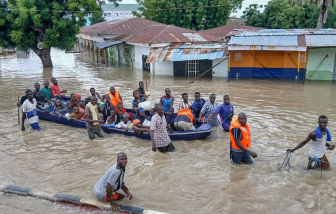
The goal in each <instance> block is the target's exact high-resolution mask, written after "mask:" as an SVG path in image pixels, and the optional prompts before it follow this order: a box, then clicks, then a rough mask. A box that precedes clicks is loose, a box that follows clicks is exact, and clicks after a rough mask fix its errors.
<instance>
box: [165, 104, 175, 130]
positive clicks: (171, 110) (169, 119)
mask: <svg viewBox="0 0 336 214" xmlns="http://www.w3.org/2000/svg"><path fill="white" fill-rule="evenodd" d="M176 116H177V115H176V114H174V108H173V107H170V108H169V110H168V114H167V115H166V121H167V124H168V126H169V125H170V124H171V122H172V121H174V120H175V118H176Z"/></svg>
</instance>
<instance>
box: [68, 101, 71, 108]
mask: <svg viewBox="0 0 336 214" xmlns="http://www.w3.org/2000/svg"><path fill="white" fill-rule="evenodd" d="M67 107H68V108H72V105H71V101H70V100H68V101H67Z"/></svg>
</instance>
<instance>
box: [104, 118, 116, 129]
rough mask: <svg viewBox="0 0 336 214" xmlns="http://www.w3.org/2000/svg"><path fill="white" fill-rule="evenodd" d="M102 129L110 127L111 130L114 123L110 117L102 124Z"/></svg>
mask: <svg viewBox="0 0 336 214" xmlns="http://www.w3.org/2000/svg"><path fill="white" fill-rule="evenodd" d="M104 127H112V128H114V127H115V123H114V121H113V119H112V117H111V116H109V117H108V118H107V120H106V123H105V124H104Z"/></svg>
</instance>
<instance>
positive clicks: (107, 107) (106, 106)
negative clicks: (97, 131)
mask: <svg viewBox="0 0 336 214" xmlns="http://www.w3.org/2000/svg"><path fill="white" fill-rule="evenodd" d="M103 99H104V101H105V102H104V113H103V115H104V117H105V116H107V117H108V116H110V111H111V109H112V107H113V106H112V105H111V103H110V98H109V96H108V95H107V94H105V95H103ZM106 119H107V118H106ZM105 121H106V120H105Z"/></svg>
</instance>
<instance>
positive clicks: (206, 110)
mask: <svg viewBox="0 0 336 214" xmlns="http://www.w3.org/2000/svg"><path fill="white" fill-rule="evenodd" d="M217 108H218V103H217V102H214V103H213V104H212V103H211V102H210V101H209V102H206V103H205V104H204V106H203V108H202V110H201V112H202V114H203V115H204V120H205V121H207V120H208V118H209V117H210V115H211V114H212V113H213V112H214V111H215V109H217ZM209 123H210V125H212V126H220V124H221V123H220V122H219V121H218V119H217V114H216V115H215V116H214V117H212V118H211V120H210V121H209Z"/></svg>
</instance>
